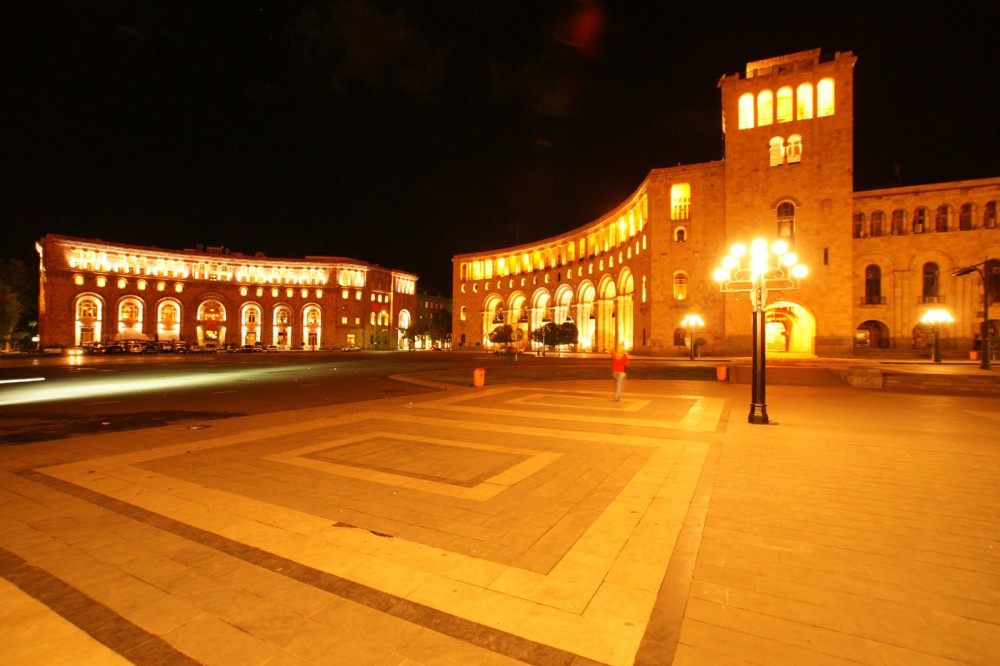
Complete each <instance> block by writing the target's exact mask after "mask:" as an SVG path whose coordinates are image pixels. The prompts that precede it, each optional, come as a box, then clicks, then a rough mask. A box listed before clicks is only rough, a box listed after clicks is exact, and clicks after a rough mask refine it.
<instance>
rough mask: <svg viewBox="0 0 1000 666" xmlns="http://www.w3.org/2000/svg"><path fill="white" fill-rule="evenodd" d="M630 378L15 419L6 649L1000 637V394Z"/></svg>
mask: <svg viewBox="0 0 1000 666" xmlns="http://www.w3.org/2000/svg"><path fill="white" fill-rule="evenodd" d="M611 391H612V382H611V380H610V379H608V380H607V381H591V380H587V381H584V380H574V381H561V382H539V383H525V384H507V385H502V386H491V385H489V383H488V381H487V386H486V387H484V388H478V389H476V388H452V389H448V390H442V391H440V392H436V393H430V394H423V395H419V396H410V397H405V398H391V399H385V400H379V401H370V402H363V403H354V404H348V405H340V406H335V407H327V408H320V409H310V410H303V411H299V412H283V413H277V414H268V415H264V416H252V417H243V418H233V419H227V420H224V421H213V422H211V423H206V424H190V423H188V424H184V425H172V426H166V427H162V428H157V429H147V430H139V431H128V432H118V433H107V434H103V435H93V436H86V437H78V438H73V439H63V440H56V441H49V442H40V443H35V444H28V445H21V446H7V447H4V448H2V449H0V455H2V465H0V479H2V481H0V636H2V639H0V662H2V663H5V664H74V665H77V664H114V663H129V662H132V663H137V664H195V663H201V664H219V665H227V666H228V665H232V664H240V665H252V664H268V665H275V666H277V665H285V664H345V665H346V664H350V665H352V666H354V665H358V664H374V665H383V664H385V665H390V664H400V665H403V664H498V665H499V664H514V663H529V664H541V665H547V664H566V665H570V664H575V665H592V664H608V665H613V666H624V665H627V664H648V665H653V664H656V665H664V664H678V665H703V664H810V665H812V664H819V665H826V664H830V665H833V664H879V665H885V664H889V665H891V664H900V665H907V666H909V665H913V664H928V665H930V664H933V665H937V664H941V665H944V664H996V663H998V661H1000V399H997V398H991V397H976V396H940V395H921V394H902V393H892V392H888V391H883V390H877V389H876V390H870V389H858V388H850V387H839V386H822V387H816V386H773V387H769V391H768V412H769V414H770V417H771V419H772V420H773V421H775V422H776V423H775V424H772V425H751V424H748V423H747V412H748V406H749V387H748V386H746V385H740V384H729V383H719V382H707V381H663V380H632V381H630V382H629V383H628V385H627V387H626V394H625V397H624V398H623V400H622V401H621V402H614V401H613V400H612V399H611V397H612V396H611Z"/></svg>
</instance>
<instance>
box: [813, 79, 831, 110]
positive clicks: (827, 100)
mask: <svg viewBox="0 0 1000 666" xmlns="http://www.w3.org/2000/svg"><path fill="white" fill-rule="evenodd" d="M816 98H817V100H816V106H817V110H818V113H817V114H816V115H817V116H819V117H820V118H822V117H823V116H832V115H833V79H823V80H822V81H820V82H819V85H817V86H816Z"/></svg>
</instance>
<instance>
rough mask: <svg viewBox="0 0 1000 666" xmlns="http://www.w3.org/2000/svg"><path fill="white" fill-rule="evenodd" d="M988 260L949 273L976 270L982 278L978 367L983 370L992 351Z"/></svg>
mask: <svg viewBox="0 0 1000 666" xmlns="http://www.w3.org/2000/svg"><path fill="white" fill-rule="evenodd" d="M989 262H990V260H989V259H987V260H986V261H983V262H981V263H978V264H973V265H972V266H966V267H965V268H956V269H955V270H954V271H952V273H951V274H952V275H954V276H955V277H962V276H963V275H968V274H970V273H972V272H976V273H979V277H980V278H982V280H983V321H982V323H981V324H980V325H979V367H980V368H982V369H983V370H989V369H990V355H991V354H992V351H993V350H992V349H990V290H989V286H988V285H987V284H986V264H988V263H989Z"/></svg>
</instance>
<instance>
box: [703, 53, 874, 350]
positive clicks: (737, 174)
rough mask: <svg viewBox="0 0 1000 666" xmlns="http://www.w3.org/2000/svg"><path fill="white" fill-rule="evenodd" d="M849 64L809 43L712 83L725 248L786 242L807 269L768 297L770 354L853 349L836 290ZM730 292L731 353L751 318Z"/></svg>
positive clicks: (850, 116) (744, 339) (843, 268)
mask: <svg viewBox="0 0 1000 666" xmlns="http://www.w3.org/2000/svg"><path fill="white" fill-rule="evenodd" d="M855 61H856V58H855V56H854V55H853V54H852V53H851V52H849V51H848V52H845V53H836V54H835V55H834V56H833V57H832V58H827V59H824V58H822V57H821V54H820V49H813V50H810V51H801V52H799V53H793V54H790V55H784V56H780V57H777V58H769V59H766V60H757V61H754V62H750V63H748V64H747V66H746V71H745V73H744V74H743V75H742V76H741V75H738V74H737V75H731V76H723V77H722V79H721V80H720V81H719V87H720V88H721V90H722V122H723V132H724V134H725V146H726V148H725V164H726V224H725V229H726V234H725V235H726V243H727V248H728V246H729V245H730V244H732V243H734V242H737V241H743V242H749V241H750V240H752V239H753V238H757V237H761V236H762V237H764V238H767V239H769V240H775V239H779V238H780V239H784V240H786V241H788V243H789V245H790V246H791V247H792V248H793V249H794V251H795V252H796V253H797V254H798V256H799V260H800V261H801V262H803V263H805V264H806V265H807V266H808V267H809V271H810V275H809V277H807V278H806V279H805V280H803V281H802V285H801V288H800V289H799V290H796V291H788V292H784V293H777V292H776V293H773V294H771V295H770V297H769V298H768V303H769V307H768V312H767V321H768V330H769V334H770V333H771V332H773V336H774V340H770V339H769V340H768V347H769V349H772V350H774V351H782V350H788V351H793V352H795V351H798V352H804V353H818V354H821V355H823V354H826V355H836V354H838V353H841V352H843V353H848V354H849V353H851V334H852V330H851V329H852V325H851V306H852V302H851V290H850V289H846V288H843V287H844V286H846V285H848V284H851V270H852V261H851V215H852V206H853V193H854V177H853V172H854V148H853V139H854V100H853V95H854V79H853V70H854V63H855ZM720 258H721V257H720ZM732 298H733V297H732V296H731V295H730V296H728V297H727V301H726V303H727V307H726V331H727V338H728V339H729V341H730V344H731V345H732V346H733V349H732V350H731V351H734V352H736V351H740V350H744V349H749V347H750V342H749V340H750V334H751V332H750V317H749V315H747V313H746V312H744V310H745V309H746V304H745V303H736V302H735V301H734V300H730V299H732ZM741 305H742V306H743V307H740V306H741ZM769 337H770V335H769ZM782 347H783V349H782Z"/></svg>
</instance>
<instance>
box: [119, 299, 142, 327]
mask: <svg viewBox="0 0 1000 666" xmlns="http://www.w3.org/2000/svg"><path fill="white" fill-rule="evenodd" d="M141 312H142V310H141V308H140V307H139V304H138V303H136V302H135V301H125V302H124V303H122V305H121V309H120V310H119V314H118V316H119V318H120V319H121V320H122V321H124V322H129V323H135V322H137V321H139V318H140V316H141Z"/></svg>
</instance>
